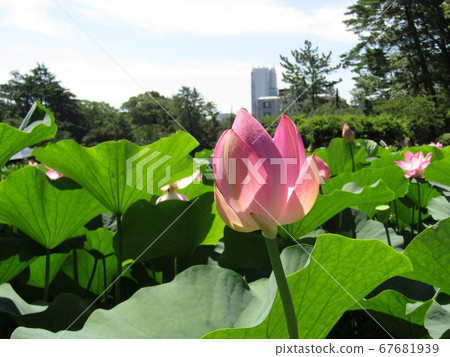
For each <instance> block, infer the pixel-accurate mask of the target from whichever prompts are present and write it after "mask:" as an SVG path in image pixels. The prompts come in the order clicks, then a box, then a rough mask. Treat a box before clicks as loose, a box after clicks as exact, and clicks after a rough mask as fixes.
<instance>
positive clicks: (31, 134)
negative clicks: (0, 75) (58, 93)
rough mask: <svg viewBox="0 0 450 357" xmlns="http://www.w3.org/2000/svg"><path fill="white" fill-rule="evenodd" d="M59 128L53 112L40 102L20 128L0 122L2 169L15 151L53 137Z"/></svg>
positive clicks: (35, 104)
mask: <svg viewBox="0 0 450 357" xmlns="http://www.w3.org/2000/svg"><path fill="white" fill-rule="evenodd" d="M57 130H58V129H57V127H56V125H55V118H54V117H53V114H52V113H51V112H50V111H49V110H48V109H46V108H45V107H44V106H42V104H40V103H39V102H36V103H34V105H33V106H32V107H31V109H30V111H29V112H28V114H27V116H26V117H25V119H24V121H23V123H22V125H21V127H20V130H19V129H16V128H14V127H12V126H9V125H7V124H5V123H0V169H1V168H2V167H3V166H4V165H5V164H6V162H7V161H8V160H9V159H10V158H11V157H12V156H13V155H14V154H15V153H17V152H19V151H20V150H22V149H25V148H26V147H27V146H31V145H34V144H37V143H39V142H41V141H44V140H49V139H52V138H53V137H54V136H55V135H56V131H57Z"/></svg>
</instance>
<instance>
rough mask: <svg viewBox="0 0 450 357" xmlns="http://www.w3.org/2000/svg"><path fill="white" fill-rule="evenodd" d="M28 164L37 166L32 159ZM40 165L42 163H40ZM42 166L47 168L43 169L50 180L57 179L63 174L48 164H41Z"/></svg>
mask: <svg viewBox="0 0 450 357" xmlns="http://www.w3.org/2000/svg"><path fill="white" fill-rule="evenodd" d="M28 165H30V166H37V165H38V163H37V162H32V161H28ZM41 165H42V164H41ZM42 166H43V167H45V168H46V169H48V170H47V171H45V174H46V175H47V177H48V178H49V179H50V180H57V179H59V178H61V177H64V175H63V174H62V173H60V172H58V171H56V170H53V169H51V168H50V167H48V166H45V165H42Z"/></svg>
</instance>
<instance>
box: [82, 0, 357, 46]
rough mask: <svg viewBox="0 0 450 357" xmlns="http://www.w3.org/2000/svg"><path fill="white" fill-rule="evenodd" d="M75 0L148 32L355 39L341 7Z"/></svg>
mask: <svg viewBox="0 0 450 357" xmlns="http://www.w3.org/2000/svg"><path fill="white" fill-rule="evenodd" d="M74 1H75V2H76V3H78V4H79V6H81V7H80V8H79V10H80V11H82V12H83V13H84V15H85V16H89V17H91V18H92V19H93V20H95V21H99V20H100V19H112V20H116V21H121V22H124V23H126V24H129V25H131V26H135V27H137V28H138V29H141V30H146V31H148V32H149V33H151V34H166V33H187V34H194V35H201V36H230V35H231V36H233V35H244V34H272V35H301V34H313V35H318V36H321V37H323V38H327V39H331V40H334V41H339V42H352V41H354V40H355V37H354V35H353V34H351V33H349V32H347V31H345V25H344V24H343V23H342V20H343V19H344V12H345V10H346V9H345V8H344V7H324V8H320V9H318V10H315V11H313V12H312V13H311V14H307V13H305V12H302V11H300V10H298V9H296V8H294V7H290V6H286V5H284V4H282V3H281V2H280V1H277V0H226V1H223V0H171V1H159V0H150V1H149V0H128V1H126V2H125V1H122V0H74Z"/></svg>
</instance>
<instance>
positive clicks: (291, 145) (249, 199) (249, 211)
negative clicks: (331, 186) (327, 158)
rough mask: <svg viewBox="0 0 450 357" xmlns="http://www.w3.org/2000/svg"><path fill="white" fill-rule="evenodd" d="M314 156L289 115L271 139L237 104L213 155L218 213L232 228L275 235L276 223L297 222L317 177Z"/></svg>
mask: <svg viewBox="0 0 450 357" xmlns="http://www.w3.org/2000/svg"><path fill="white" fill-rule="evenodd" d="M315 160H316V159H315V156H314V155H313V156H311V157H309V158H307V157H306V154H305V149H304V146H303V142H302V139H301V137H300V134H299V132H298V129H297V127H296V126H295V124H294V123H293V122H292V121H291V120H290V119H289V118H288V117H287V116H285V115H283V116H282V118H281V121H280V123H279V125H278V127H277V129H276V132H275V136H274V138H273V139H272V137H271V136H270V135H269V134H268V133H267V131H266V130H265V129H264V128H263V127H262V125H261V124H260V123H259V122H258V120H256V119H255V118H254V117H252V116H251V115H250V114H249V113H247V112H246V111H245V110H243V109H241V110H240V111H239V113H238V114H237V117H236V119H235V121H234V123H233V126H232V128H231V129H230V130H226V131H225V132H224V133H223V134H222V136H221V137H220V139H219V141H218V142H217V145H216V148H215V150H214V155H213V169H214V173H215V176H216V185H215V186H214V197H215V201H216V206H217V210H218V212H219V214H220V216H221V217H222V219H223V220H224V221H225V223H226V224H227V225H228V226H229V227H231V228H233V229H234V230H237V231H240V232H252V231H255V230H259V229H260V230H262V233H263V235H264V236H265V237H267V238H275V237H276V234H277V226H279V225H282V224H288V223H293V222H296V221H298V220H299V219H301V218H302V217H303V216H305V215H306V214H307V213H308V212H309V210H310V209H311V208H312V206H313V204H314V202H315V200H316V198H317V194H318V190H319V181H320V176H319V170H318V168H317V163H316V161H315Z"/></svg>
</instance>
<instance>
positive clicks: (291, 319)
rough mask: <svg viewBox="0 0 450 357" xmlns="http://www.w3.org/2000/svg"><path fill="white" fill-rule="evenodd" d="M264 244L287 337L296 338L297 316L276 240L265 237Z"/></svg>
mask: <svg viewBox="0 0 450 357" xmlns="http://www.w3.org/2000/svg"><path fill="white" fill-rule="evenodd" d="M266 245H267V251H268V253H269V258H270V262H271V263H272V268H273V273H274V275H275V280H276V282H277V285H278V291H279V292H280V298H281V302H282V304H283V308H284V315H285V317H286V323H287V328H288V334H289V338H298V327H297V317H296V315H295V309H294V303H293V302H292V297H291V293H290V291H289V286H288V284H287V280H286V275H285V273H284V270H283V265H282V264H281V259H280V252H279V250H278V245H277V240H276V239H269V238H266Z"/></svg>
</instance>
